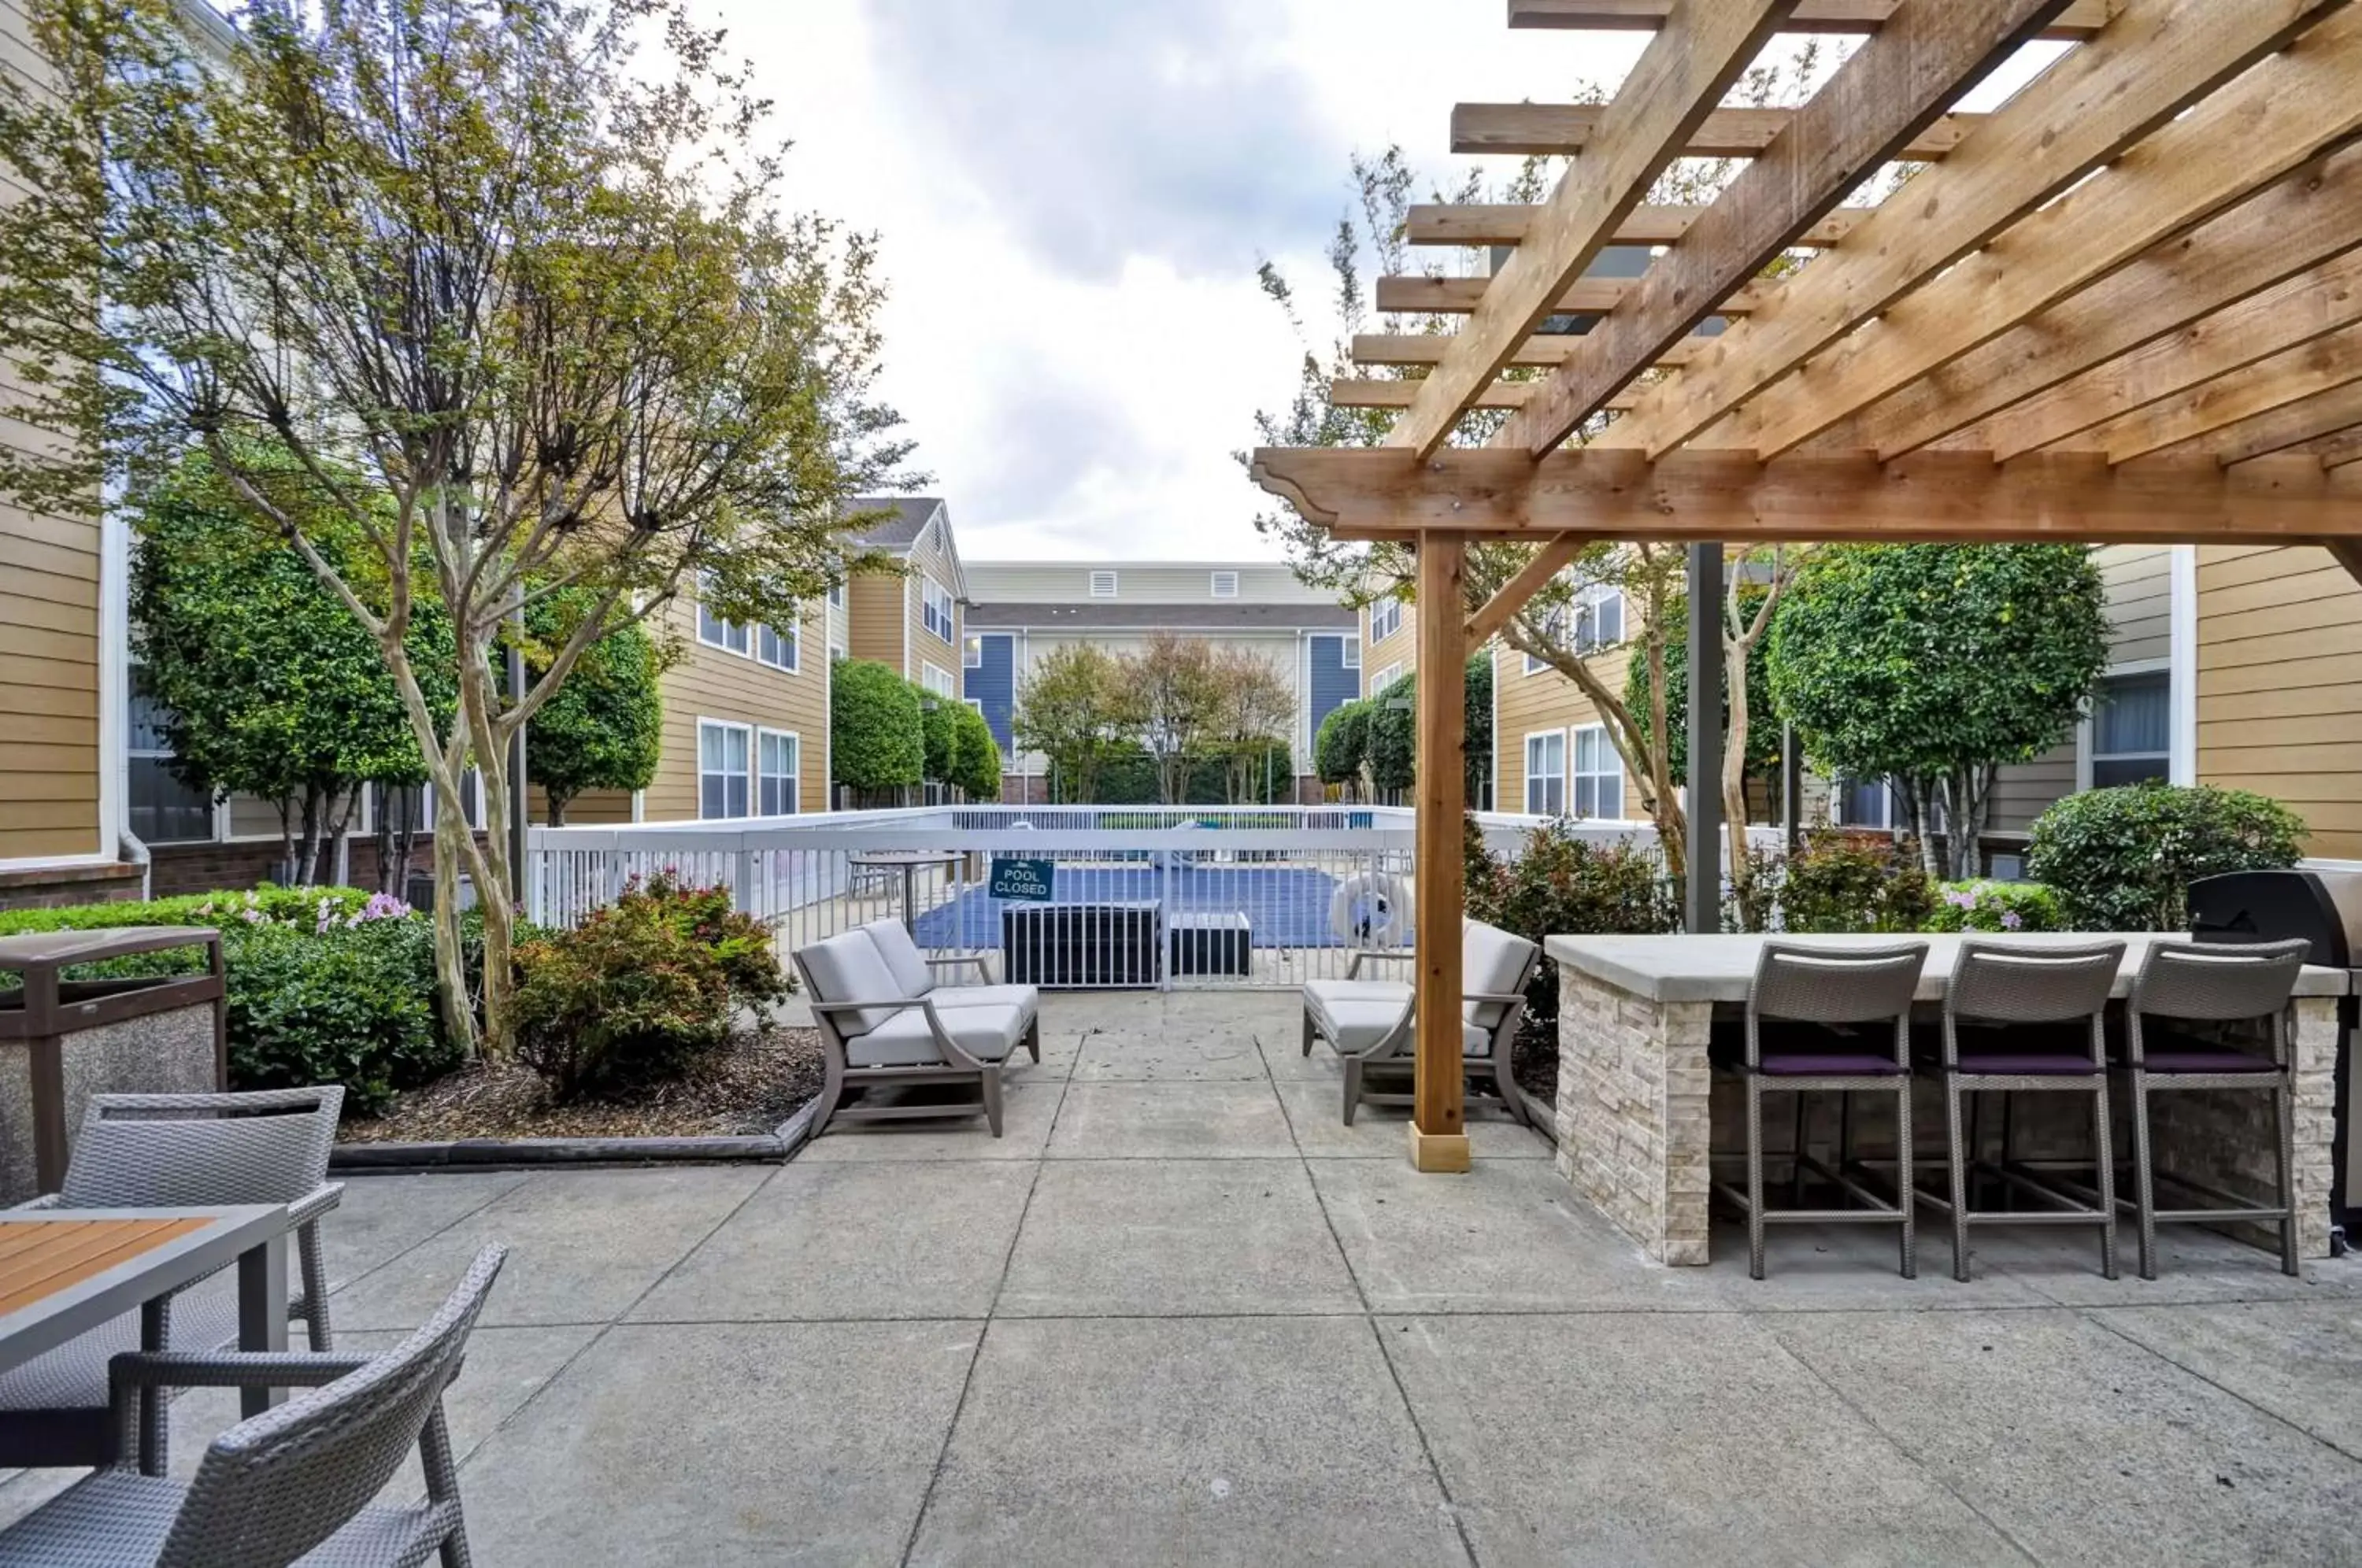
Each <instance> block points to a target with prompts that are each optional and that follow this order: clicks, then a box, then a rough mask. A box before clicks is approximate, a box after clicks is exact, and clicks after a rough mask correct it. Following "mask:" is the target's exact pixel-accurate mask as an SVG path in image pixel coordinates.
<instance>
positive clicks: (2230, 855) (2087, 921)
mask: <svg viewBox="0 0 2362 1568" xmlns="http://www.w3.org/2000/svg"><path fill="white" fill-rule="evenodd" d="M2304 833H2305V826H2304V820H2303V819H2302V818H2301V817H2299V816H2298V815H2297V814H2296V813H2295V812H2291V811H2290V810H2289V809H2288V808H2287V807H2286V806H2283V805H2281V804H2280V803H2279V801H2273V800H2270V799H2268V798H2267V797H2265V796H2262V795H2257V794H2252V793H2250V792H2249V791H2247V790H2220V789H2216V788H2215V787H2213V785H2210V784H2201V785H2197V786H2194V787H2189V786H2180V785H2169V784H2158V783H2147V784H2127V785H2123V786H2120V787H2118V788H2115V789H2112V790H2084V791H2083V792H2082V793H2081V794H2076V795H2069V796H2067V797H2066V798H2065V799H2063V800H2061V801H2058V802H2056V803H2055V804H2053V805H2052V806H2051V808H2050V809H2049V810H2048V811H2047V812H2043V813H2042V815H2041V816H2040V817H2038V818H2036V820H2035V823H2034V828H2033V832H2032V834H2030V836H2029V840H2028V843H2027V845H2026V850H2025V872H2026V875H2027V876H2029V877H2031V878H2034V879H2035V880H2036V881H2037V882H2047V883H2048V884H2049V885H2050V886H2051V887H2053V888H2055V889H2058V898H2059V901H2060V903H2061V904H2062V906H2063V907H2064V909H2065V912H2066V916H2067V920H2068V922H2069V923H2070V926H2071V927H2072V928H2074V929H2079V930H2083V931H2187V930H2189V929H2190V884H2191V882H2192V881H2195V880H2196V879H2197V878H2201V877H2212V876H2215V875H2218V874H2220V873H2222V872H2225V871H2268V870H2277V869H2279V868H2282V867H2290V866H2293V865H2295V864H2296V862H2297V857H2298V856H2299V854H2300V853H2301V845H2302V841H2303V838H2304Z"/></svg>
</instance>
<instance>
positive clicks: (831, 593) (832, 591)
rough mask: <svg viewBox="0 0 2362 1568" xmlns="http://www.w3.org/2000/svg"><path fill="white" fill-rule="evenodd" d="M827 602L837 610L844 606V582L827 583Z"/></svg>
mask: <svg viewBox="0 0 2362 1568" xmlns="http://www.w3.org/2000/svg"><path fill="white" fill-rule="evenodd" d="M828 602H829V603H830V604H832V605H833V606H834V607H835V608H837V609H839V610H842V609H844V584H843V583H841V582H837V583H831V584H830V585H829V590H828Z"/></svg>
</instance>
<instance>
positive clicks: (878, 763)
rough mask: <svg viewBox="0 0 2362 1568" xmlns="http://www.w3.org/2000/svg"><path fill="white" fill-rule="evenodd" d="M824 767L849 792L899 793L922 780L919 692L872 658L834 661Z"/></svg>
mask: <svg viewBox="0 0 2362 1568" xmlns="http://www.w3.org/2000/svg"><path fill="white" fill-rule="evenodd" d="M828 728H829V745H830V750H831V754H832V755H831V757H830V767H831V769H832V771H833V775H834V778H835V781H836V782H837V783H839V784H844V785H849V786H850V787H852V788H853V789H855V790H902V789H908V788H909V787H910V786H911V785H913V784H917V783H920V782H922V780H923V778H925V775H926V764H927V741H926V732H925V728H924V724H923V723H922V715H921V713H920V711H919V689H918V688H917V687H915V686H913V685H911V683H910V682H909V681H907V680H905V679H902V678H901V677H900V675H898V674H896V673H895V672H894V671H893V670H892V669H891V668H888V667H887V666H885V665H882V664H879V663H877V661H876V660H874V659H866V658H845V659H839V660H837V662H836V668H835V673H834V675H833V677H832V679H831V683H830V687H829V713H828Z"/></svg>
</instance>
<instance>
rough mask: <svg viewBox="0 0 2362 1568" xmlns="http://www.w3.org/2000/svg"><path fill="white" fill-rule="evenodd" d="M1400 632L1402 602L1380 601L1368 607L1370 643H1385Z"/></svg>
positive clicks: (1392, 600) (1397, 600)
mask: <svg viewBox="0 0 2362 1568" xmlns="http://www.w3.org/2000/svg"><path fill="white" fill-rule="evenodd" d="M1401 630H1402V601H1401V600H1399V599H1392V598H1388V599H1381V600H1379V601H1377V602H1375V603H1374V604H1372V605H1371V606H1370V641H1372V642H1374V643H1382V642H1385V640H1386V639H1387V638H1388V637H1391V636H1393V635H1395V634H1396V632H1399V631H1401Z"/></svg>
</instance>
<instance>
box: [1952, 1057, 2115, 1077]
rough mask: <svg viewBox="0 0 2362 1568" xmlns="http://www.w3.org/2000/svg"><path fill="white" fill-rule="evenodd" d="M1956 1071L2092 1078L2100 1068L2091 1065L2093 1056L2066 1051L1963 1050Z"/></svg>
mask: <svg viewBox="0 0 2362 1568" xmlns="http://www.w3.org/2000/svg"><path fill="white" fill-rule="evenodd" d="M1953 1070H1954V1071H1955V1072H1962V1073H2007V1074H2010V1075H2012V1076H2023V1077H2036V1076H2043V1075H2047V1076H2051V1077H2078V1076H2081V1077H2089V1076H2090V1075H2092V1074H2093V1073H2096V1072H2098V1071H2100V1070H2101V1069H2099V1068H2097V1067H2095V1066H2092V1058H2091V1057H2090V1056H2088V1055H2079V1056H2070V1055H2067V1054H2066V1053H2065V1052H2063V1051H1963V1052H1961V1053H1960V1063H1959V1066H1958V1067H1956V1068H1954V1069H1953Z"/></svg>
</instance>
